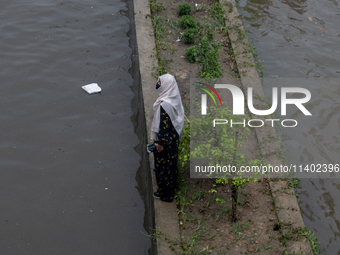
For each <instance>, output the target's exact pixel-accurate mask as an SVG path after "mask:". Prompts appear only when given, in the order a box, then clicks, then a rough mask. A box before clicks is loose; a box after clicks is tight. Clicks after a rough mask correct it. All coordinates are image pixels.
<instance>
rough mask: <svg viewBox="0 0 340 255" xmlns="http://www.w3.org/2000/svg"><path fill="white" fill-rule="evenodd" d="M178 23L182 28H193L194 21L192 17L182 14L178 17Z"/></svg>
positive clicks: (194, 25)
mask: <svg viewBox="0 0 340 255" xmlns="http://www.w3.org/2000/svg"><path fill="white" fill-rule="evenodd" d="M179 24H180V26H181V27H182V28H194V27H196V23H195V20H194V18H193V17H191V16H188V15H184V16H182V18H180V19H179Z"/></svg>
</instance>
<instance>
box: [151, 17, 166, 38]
mask: <svg viewBox="0 0 340 255" xmlns="http://www.w3.org/2000/svg"><path fill="white" fill-rule="evenodd" d="M151 23H152V26H153V29H154V33H155V38H156V43H159V40H160V37H161V35H163V34H164V33H165V32H166V28H165V25H164V23H165V22H164V20H163V19H162V18H161V17H160V16H155V17H154V18H153V19H152V20H151Z"/></svg>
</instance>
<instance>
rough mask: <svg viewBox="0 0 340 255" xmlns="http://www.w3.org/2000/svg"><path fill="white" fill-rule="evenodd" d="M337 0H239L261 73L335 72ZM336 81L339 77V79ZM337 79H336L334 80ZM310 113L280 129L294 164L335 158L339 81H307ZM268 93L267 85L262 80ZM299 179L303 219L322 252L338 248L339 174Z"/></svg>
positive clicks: (304, 74) (317, 74) (302, 75)
mask: <svg viewBox="0 0 340 255" xmlns="http://www.w3.org/2000/svg"><path fill="white" fill-rule="evenodd" d="M339 8H340V7H339V1H337V0H332V1H312V0H299V1H290V0H278V1H271V0H240V1H239V7H238V9H239V11H240V13H241V14H242V15H244V17H243V22H244V24H245V29H246V30H248V31H249V32H250V33H249V34H248V36H249V38H250V42H252V43H253V44H254V45H255V47H256V48H257V51H258V59H261V60H264V61H265V64H266V66H265V67H263V70H264V74H265V77H274V78H276V77H277V78H312V79H314V78H320V79H324V78H333V81H334V79H338V78H340V76H339V73H340V62H339V59H340V58H339V57H340V55H339V54H340V53H339V36H340V35H339V30H338V23H339ZM338 81H339V80H338ZM337 84H340V82H337ZM306 89H308V90H309V91H310V92H311V94H312V99H311V101H310V102H309V103H308V107H309V109H310V110H311V111H312V112H313V116H312V117H311V118H309V119H308V121H307V120H305V119H306V118H304V116H301V114H300V115H299V114H297V113H293V114H292V116H293V118H294V119H298V120H299V121H300V120H301V123H300V124H301V125H300V124H299V126H298V127H297V128H296V129H284V130H280V131H279V132H278V134H279V135H280V136H281V137H282V138H283V140H284V144H285V147H286V149H287V151H286V153H285V155H286V159H287V160H290V162H291V163H293V164H297V165H300V164H302V165H304V166H306V165H307V164H310V163H315V164H319V163H327V164H333V165H334V164H337V163H340V162H339V153H340V150H339V134H340V128H339V127H340V124H339V118H340V114H339V109H340V108H339V101H340V90H339V86H337V85H333V86H328V87H327V86H318V85H317V84H316V83H313V84H312V83H311V86H309V87H306ZM263 90H264V92H265V93H266V94H267V96H269V97H271V87H266V86H264V88H263ZM323 176H324V175H323V174H320V175H319V176H318V177H317V178H313V179H312V178H303V179H301V183H300V187H301V190H300V191H299V193H300V194H299V197H300V202H301V204H300V208H301V209H302V211H303V219H304V222H305V225H306V226H307V227H308V228H309V229H310V230H311V231H313V232H315V235H316V236H317V237H318V238H319V241H320V242H321V254H340V244H339V238H340V214H339V206H340V205H339V198H340V188H339V187H340V186H339V185H340V181H339V175H338V177H336V178H333V179H326V178H324V177H323Z"/></svg>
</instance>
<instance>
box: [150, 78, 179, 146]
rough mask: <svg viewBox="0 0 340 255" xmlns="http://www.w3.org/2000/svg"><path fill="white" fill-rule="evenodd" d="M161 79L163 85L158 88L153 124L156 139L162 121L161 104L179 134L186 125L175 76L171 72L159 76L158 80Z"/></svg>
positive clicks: (156, 138) (155, 138)
mask: <svg viewBox="0 0 340 255" xmlns="http://www.w3.org/2000/svg"><path fill="white" fill-rule="evenodd" d="M159 80H161V86H160V87H159V88H158V89H157V90H158V91H159V97H158V98H157V100H156V102H155V103H154V104H153V109H154V111H155V114H154V116H153V121H152V125H151V138H152V139H153V140H154V141H157V140H158V137H157V134H158V132H159V124H160V121H161V118H160V115H161V108H160V106H162V107H163V109H164V110H165V111H166V112H167V113H168V115H169V117H170V119H171V122H172V125H173V126H174V128H175V129H176V131H177V133H178V135H181V132H182V129H183V126H184V109H183V105H182V99H181V95H180V93H179V89H178V85H177V82H176V80H175V77H173V76H172V75H171V74H164V75H162V76H160V77H159V78H158V80H157V82H158V81H159Z"/></svg>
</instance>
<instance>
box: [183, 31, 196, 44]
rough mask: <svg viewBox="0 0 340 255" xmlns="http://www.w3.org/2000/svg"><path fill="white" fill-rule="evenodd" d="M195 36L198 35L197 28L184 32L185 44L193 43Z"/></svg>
mask: <svg viewBox="0 0 340 255" xmlns="http://www.w3.org/2000/svg"><path fill="white" fill-rule="evenodd" d="M195 35H196V29H195V28H189V29H187V30H186V31H184V33H183V40H184V43H187V44H190V43H193V41H194V38H195Z"/></svg>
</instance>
